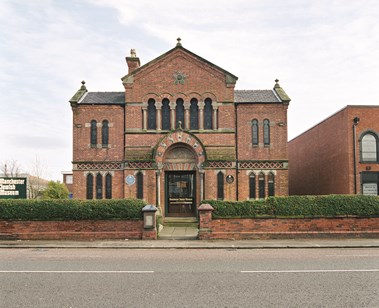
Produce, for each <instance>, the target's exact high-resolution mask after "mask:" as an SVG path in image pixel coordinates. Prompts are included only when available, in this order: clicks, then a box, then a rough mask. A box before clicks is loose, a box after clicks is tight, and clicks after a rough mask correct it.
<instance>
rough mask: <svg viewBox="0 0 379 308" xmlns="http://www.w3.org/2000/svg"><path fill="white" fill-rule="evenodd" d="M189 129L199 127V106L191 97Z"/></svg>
mask: <svg viewBox="0 0 379 308" xmlns="http://www.w3.org/2000/svg"><path fill="white" fill-rule="evenodd" d="M190 129H199V106H198V102H197V99H196V98H193V99H191V105H190Z"/></svg>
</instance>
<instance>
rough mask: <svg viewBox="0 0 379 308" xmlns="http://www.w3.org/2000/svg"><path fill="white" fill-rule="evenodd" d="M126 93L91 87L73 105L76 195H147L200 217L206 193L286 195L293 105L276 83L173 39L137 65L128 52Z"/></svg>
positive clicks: (168, 209)
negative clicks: (256, 83) (264, 82)
mask: <svg viewBox="0 0 379 308" xmlns="http://www.w3.org/2000/svg"><path fill="white" fill-rule="evenodd" d="M126 62H127V65H128V69H129V70H128V74H127V75H126V76H124V77H123V78H122V84H123V86H124V89H125V91H123V92H88V91H87V89H86V86H85V84H84V82H83V83H82V87H81V88H80V89H79V90H78V91H77V93H76V94H75V95H74V97H73V98H72V99H71V100H70V104H71V107H72V111H73V197H74V198H79V199H85V198H100V199H101V198H129V197H132V198H134V197H137V198H142V199H145V200H146V201H147V202H148V203H152V204H155V205H157V206H158V207H159V208H160V209H161V211H162V214H163V215H164V216H195V215H196V206H197V205H198V204H199V203H200V201H201V200H203V199H225V200H247V199H255V198H264V197H267V196H269V195H287V194H288V158H287V108H288V104H289V102H290V99H289V97H288V96H287V94H286V93H285V92H284V90H283V89H282V88H281V87H280V85H279V83H278V80H276V83H275V85H274V88H273V89H272V90H235V89H234V88H235V85H236V82H237V79H238V78H237V77H236V76H235V75H233V74H231V73H229V72H227V71H226V70H224V69H222V68H220V67H218V66H216V65H214V64H212V63H211V62H209V61H207V60H205V59H203V58H201V57H200V56H198V55H196V54H194V53H192V52H191V51H189V50H187V49H185V48H184V47H183V46H182V44H181V43H180V39H178V43H177V45H176V46H175V47H174V48H173V49H171V50H169V51H168V52H166V53H164V54H163V55H161V56H159V57H158V58H156V59H154V60H152V61H150V62H148V63H146V64H145V65H143V66H141V65H140V59H139V58H138V57H137V55H136V52H135V50H133V49H132V51H131V54H130V56H129V57H126Z"/></svg>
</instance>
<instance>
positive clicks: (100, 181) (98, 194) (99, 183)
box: [96, 173, 103, 199]
mask: <svg viewBox="0 0 379 308" xmlns="http://www.w3.org/2000/svg"><path fill="white" fill-rule="evenodd" d="M102 198H103V177H102V175H101V174H100V173H99V174H98V175H96V199H102Z"/></svg>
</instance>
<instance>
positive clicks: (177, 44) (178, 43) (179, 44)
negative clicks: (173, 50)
mask: <svg viewBox="0 0 379 308" xmlns="http://www.w3.org/2000/svg"><path fill="white" fill-rule="evenodd" d="M176 40H177V41H178V42H177V43H176V46H182V43H181V42H180V41H181V40H182V39H181V38H180V37H178V38H177V39H176Z"/></svg>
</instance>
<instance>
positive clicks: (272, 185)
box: [268, 172, 275, 197]
mask: <svg viewBox="0 0 379 308" xmlns="http://www.w3.org/2000/svg"><path fill="white" fill-rule="evenodd" d="M268 196H269V197H273V196H275V175H274V174H273V173H272V172H270V173H269V175H268Z"/></svg>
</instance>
